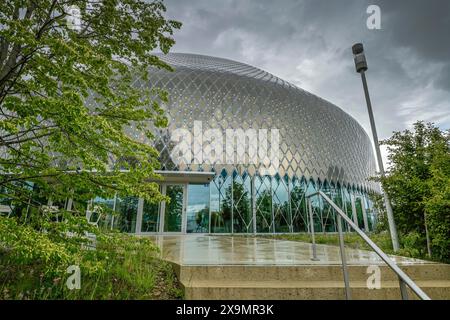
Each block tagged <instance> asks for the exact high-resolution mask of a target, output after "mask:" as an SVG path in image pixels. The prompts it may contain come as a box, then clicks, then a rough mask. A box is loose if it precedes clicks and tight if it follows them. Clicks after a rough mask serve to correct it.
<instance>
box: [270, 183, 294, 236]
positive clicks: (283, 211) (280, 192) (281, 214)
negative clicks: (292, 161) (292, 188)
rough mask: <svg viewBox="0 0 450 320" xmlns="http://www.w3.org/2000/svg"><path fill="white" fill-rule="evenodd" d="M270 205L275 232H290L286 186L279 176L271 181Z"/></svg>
mask: <svg viewBox="0 0 450 320" xmlns="http://www.w3.org/2000/svg"><path fill="white" fill-rule="evenodd" d="M272 204H273V216H274V220H275V221H274V224H275V232H290V231H291V228H290V226H291V216H290V212H289V211H290V210H289V195H288V190H287V185H286V183H285V181H284V180H283V179H281V178H280V176H279V175H276V176H275V177H274V178H273V179H272Z"/></svg>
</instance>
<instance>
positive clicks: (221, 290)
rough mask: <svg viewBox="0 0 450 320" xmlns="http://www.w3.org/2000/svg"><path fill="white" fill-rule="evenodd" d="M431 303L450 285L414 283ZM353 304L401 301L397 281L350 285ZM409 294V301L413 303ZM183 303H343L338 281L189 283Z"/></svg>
mask: <svg viewBox="0 0 450 320" xmlns="http://www.w3.org/2000/svg"><path fill="white" fill-rule="evenodd" d="M417 284H418V285H419V286H420V287H421V288H422V290H424V291H425V292H426V293H427V294H428V295H429V296H430V297H431V298H432V299H444V300H446V299H450V281H433V280H430V281H418V282H417ZM350 285H351V295H352V299H355V300H385V299H386V300H398V299H401V295H400V289H399V284H398V281H383V282H382V283H381V288H380V289H372V290H370V289H367V286H366V282H362V281H352V282H351V283H350ZM408 291H409V297H410V299H417V297H416V296H415V294H414V293H413V292H412V291H410V290H408ZM185 297H186V299H195V300H197V299H198V300H202V299H212V300H223V299H238V300H250V299H256V300H269V299H273V300H310V299H311V300H341V299H345V288H344V283H343V282H342V281H291V282H280V281H193V282H190V283H189V286H187V287H185Z"/></svg>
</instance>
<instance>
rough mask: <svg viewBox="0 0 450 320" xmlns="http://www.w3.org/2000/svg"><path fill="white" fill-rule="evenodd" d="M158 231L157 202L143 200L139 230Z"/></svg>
mask: <svg viewBox="0 0 450 320" xmlns="http://www.w3.org/2000/svg"><path fill="white" fill-rule="evenodd" d="M158 231H159V203H151V202H148V201H144V208H143V211H142V225H141V232H158Z"/></svg>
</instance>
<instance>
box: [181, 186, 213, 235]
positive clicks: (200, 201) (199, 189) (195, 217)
mask: <svg viewBox="0 0 450 320" xmlns="http://www.w3.org/2000/svg"><path fill="white" fill-rule="evenodd" d="M186 214H187V216H186V223H187V225H186V232H187V233H207V232H208V231H209V184H190V185H188V202H187V212H186Z"/></svg>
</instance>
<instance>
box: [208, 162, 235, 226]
mask: <svg viewBox="0 0 450 320" xmlns="http://www.w3.org/2000/svg"><path fill="white" fill-rule="evenodd" d="M227 191H228V196H227ZM228 199H231V177H230V176H227V173H226V171H225V170H223V171H222V173H221V174H220V175H218V176H217V177H216V178H215V179H214V181H213V182H212V183H211V232H212V233H231V223H232V222H231V204H230V202H231V201H229V200H228Z"/></svg>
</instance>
